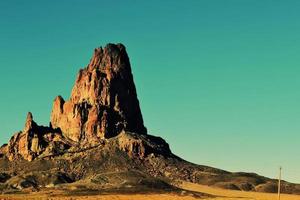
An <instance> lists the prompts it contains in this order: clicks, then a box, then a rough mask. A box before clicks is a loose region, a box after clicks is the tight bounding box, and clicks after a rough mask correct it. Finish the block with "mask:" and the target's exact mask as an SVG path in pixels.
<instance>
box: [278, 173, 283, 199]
mask: <svg viewBox="0 0 300 200" xmlns="http://www.w3.org/2000/svg"><path fill="white" fill-rule="evenodd" d="M281 170H282V168H281V167H279V177H278V200H280V192H281V191H280V190H281V183H280V182H281Z"/></svg>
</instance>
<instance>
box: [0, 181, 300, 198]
mask: <svg viewBox="0 0 300 200" xmlns="http://www.w3.org/2000/svg"><path fill="white" fill-rule="evenodd" d="M180 187H181V188H182V189H184V190H187V191H191V193H190V192H182V193H172V192H169V193H160V194H155V193H147V194H112V193H109V194H101V195H97V194H94V195H72V194H71V195H70V194H68V195H66V194H64V193H63V192H57V191H54V190H49V191H43V192H33V193H30V194H26V195H25V194H9V195H0V200H14V199H16V200H18V199H22V200H24V199H32V200H33V199H41V200H42V199H47V200H58V199H64V200H84V199H87V200H95V199H99V200H135V199H141V200H194V199H203V200H209V199H213V200H277V194H270V193H258V192H243V191H235V190H224V189H219V188H213V187H209V186H204V185H199V184H193V183H188V182H184V183H182V184H181V185H180ZM192 192H196V194H200V193H206V194H209V195H211V197H208V196H202V197H200V196H198V195H194V194H193V193H192ZM281 200H300V195H289V194H282V195H281Z"/></svg>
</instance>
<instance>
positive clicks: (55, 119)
mask: <svg viewBox="0 0 300 200" xmlns="http://www.w3.org/2000/svg"><path fill="white" fill-rule="evenodd" d="M51 125H52V127H53V128H60V129H61V131H62V133H63V134H64V135H65V136H66V137H67V138H70V139H71V140H73V141H75V142H80V143H82V144H84V145H92V144H95V143H98V142H99V140H100V139H104V138H111V137H114V136H116V135H118V134H119V133H121V132H122V131H130V132H135V133H139V134H146V132H147V131H146V128H145V127H144V124H143V118H142V114H141V110H140V107H139V101H138V99H137V94H136V89H135V85H134V82H133V76H132V73H131V67H130V62H129V58H128V56H127V53H126V50H125V47H124V46H123V45H122V44H117V45H114V44H108V45H107V46H106V47H105V48H101V47H100V48H97V49H95V52H94V55H93V57H92V59H91V61H90V63H89V65H88V66H87V67H86V68H85V69H81V70H80V71H79V74H78V76H77V79H76V82H75V85H74V88H73V90H72V94H71V98H70V100H68V101H66V102H65V101H64V99H63V98H62V97H61V96H58V97H57V98H56V99H55V101H54V104H53V110H52V114H51Z"/></svg>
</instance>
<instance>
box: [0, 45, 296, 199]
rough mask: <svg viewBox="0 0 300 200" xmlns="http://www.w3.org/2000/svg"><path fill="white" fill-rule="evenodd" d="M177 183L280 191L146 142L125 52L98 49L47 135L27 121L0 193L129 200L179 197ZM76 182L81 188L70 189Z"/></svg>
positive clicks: (0, 170) (58, 103)
mask: <svg viewBox="0 0 300 200" xmlns="http://www.w3.org/2000/svg"><path fill="white" fill-rule="evenodd" d="M180 181H189V182H194V183H200V184H204V185H212V186H216V187H221V188H227V189H228V188H231V189H239V190H247V191H264V192H274V191H276V183H277V182H276V180H272V179H268V178H265V177H261V176H258V175H256V174H249V173H231V172H226V171H223V170H219V169H215V168H212V167H207V166H201V165H196V164H192V163H189V162H187V161H184V160H183V159H181V158H179V157H177V156H176V155H174V154H172V152H171V150H170V148H169V145H168V144H167V143H166V142H165V141H164V140H163V139H162V138H160V137H155V136H151V135H149V134H147V130H146V128H145V126H144V123H143V118H142V114H141V110H140V106H139V101H138V99H137V94H136V89H135V85H134V81H133V76H132V73H131V66H130V62H129V58H128V56H127V53H126V50H125V47H124V46H123V45H122V44H117V45H115V44H108V45H107V46H106V47H105V48H97V49H95V52H94V55H93V57H92V59H91V61H90V63H89V64H88V66H87V67H86V68H84V69H82V70H80V71H79V74H78V76H77V79H76V82H75V85H74V88H73V90H72V93H71V96H70V99H69V100H66V101H65V100H64V99H63V98H62V97H61V96H58V97H56V98H55V100H54V103H53V110H52V113H51V122H50V126H49V127H44V126H39V125H38V124H37V123H35V122H34V120H33V116H32V114H31V113H28V115H27V118H26V121H25V127H24V129H23V130H22V131H20V132H18V133H16V134H15V135H14V136H13V137H12V138H11V139H10V141H9V142H8V144H5V145H2V146H1V147H0V193H2V192H8V193H14V192H19V191H20V190H23V189H28V188H31V189H32V190H33V191H36V190H43V189H45V188H49V187H50V188H51V187H52V188H55V191H57V190H64V191H69V193H68V194H70V193H72V194H73V193H75V192H83V193H84V194H85V195H86V194H89V192H91V191H95V189H97V192H98V191H104V192H105V190H106V189H108V191H112V189H116V191H128V192H131V193H132V192H133V191H135V192H141V191H152V190H153V189H154V188H156V189H159V190H160V191H161V190H165V189H168V190H170V189H171V190H174V187H173V186H172V185H174V184H175V185H176V184H177V183H178V182H180ZM71 182H72V183H73V182H76V184H75V183H74V185H72V184H71V185H70V188H69V185H68V183H71ZM56 185H59V186H58V187H56ZM76 185H77V186H78V188H77V189H76V188H75V189H74V187H75V186H76ZM270 188H271V189H270ZM282 191H283V192H286V193H298V194H300V185H297V184H291V183H288V182H282ZM106 192H107V191H106ZM22 194H23V193H22Z"/></svg>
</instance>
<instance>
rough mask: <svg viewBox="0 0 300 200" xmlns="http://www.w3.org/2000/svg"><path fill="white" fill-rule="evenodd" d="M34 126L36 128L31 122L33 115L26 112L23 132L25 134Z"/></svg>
mask: <svg viewBox="0 0 300 200" xmlns="http://www.w3.org/2000/svg"><path fill="white" fill-rule="evenodd" d="M35 126H37V124H36V123H35V122H34V121H33V115H32V113H31V112H28V113H27V117H26V122H25V126H24V130H23V132H27V131H28V130H30V129H32V128H34V127H35Z"/></svg>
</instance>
